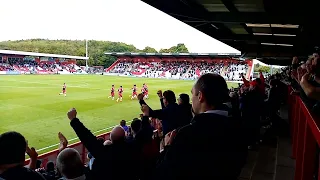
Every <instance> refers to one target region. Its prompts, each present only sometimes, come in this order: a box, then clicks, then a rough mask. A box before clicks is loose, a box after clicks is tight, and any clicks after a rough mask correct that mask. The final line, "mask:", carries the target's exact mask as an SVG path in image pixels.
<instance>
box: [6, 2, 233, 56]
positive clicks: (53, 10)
mask: <svg viewBox="0 0 320 180" xmlns="http://www.w3.org/2000/svg"><path fill="white" fill-rule="evenodd" d="M0 22H1V31H0V41H3V40H20V39H30V38H45V39H94V40H109V41H118V42H125V43H129V44H133V45H135V46H136V47H138V48H140V49H142V48H144V47H145V46H151V47H154V48H156V49H158V50H159V49H160V48H169V47H171V46H173V45H176V44H178V43H185V44H186V46H187V47H188V48H189V50H190V51H192V52H198V53H237V52H239V51H237V50H236V49H234V48H232V47H230V46H228V45H225V44H223V43H221V42H219V41H217V40H215V39H212V38H210V37H209V36H207V35H205V34H203V33H201V32H199V31H197V30H195V29H193V28H192V27H190V26H188V25H186V24H184V23H182V22H180V21H178V20H176V19H174V18H172V17H171V16H169V15H167V14H164V13H163V12H161V11H159V10H157V9H155V8H153V7H151V6H149V5H147V4H145V3H143V2H141V1H140V0H90V1H88V0H27V1H26V0H1V11H0Z"/></svg>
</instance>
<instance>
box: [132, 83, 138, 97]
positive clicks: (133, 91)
mask: <svg viewBox="0 0 320 180" xmlns="http://www.w3.org/2000/svg"><path fill="white" fill-rule="evenodd" d="M137 96H138V95H137V86H136V85H133V88H132V95H131V100H132V99H136V98H137Z"/></svg>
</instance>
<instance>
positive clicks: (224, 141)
mask: <svg viewBox="0 0 320 180" xmlns="http://www.w3.org/2000/svg"><path fill="white" fill-rule="evenodd" d="M227 97H228V87H227V84H226V82H225V80H224V79H223V78H222V77H221V76H220V75H216V74H205V75H203V76H201V77H200V78H199V79H198V81H197V82H196V84H195V85H194V87H193V88H192V108H193V111H194V113H195V114H196V115H195V117H194V118H193V120H192V122H191V124H190V125H187V126H185V127H183V128H181V129H180V130H178V132H177V134H176V135H175V137H174V136H173V135H171V137H170V140H169V141H168V140H166V142H171V141H172V143H170V144H169V143H167V144H166V146H165V151H164V153H165V156H164V158H163V160H162V161H161V162H160V163H159V164H158V166H157V168H156V172H155V174H154V179H159V180H160V179H161V180H164V179H165V180H171V179H172V180H173V179H184V180H186V179H190V180H191V179H192V180H194V179H223V180H236V179H237V177H238V175H239V173H240V172H241V168H242V166H243V164H244V161H245V159H246V151H247V148H246V146H245V145H244V144H243V143H242V138H241V137H240V136H241V132H240V131H239V128H238V127H236V126H235V125H234V123H233V122H234V121H232V120H231V118H229V117H228V112H227V111H225V110H220V109H221V108H220V107H221V106H222V105H223V103H224V102H225V99H227ZM173 138H174V139H173Z"/></svg>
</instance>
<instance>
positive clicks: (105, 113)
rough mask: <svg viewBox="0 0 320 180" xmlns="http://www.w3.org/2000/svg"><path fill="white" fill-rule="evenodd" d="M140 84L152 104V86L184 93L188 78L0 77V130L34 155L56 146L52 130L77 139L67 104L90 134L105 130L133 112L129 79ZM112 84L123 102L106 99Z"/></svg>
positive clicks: (136, 111)
mask: <svg viewBox="0 0 320 180" xmlns="http://www.w3.org/2000/svg"><path fill="white" fill-rule="evenodd" d="M63 83H66V85H67V96H66V97H64V96H62V95H59V93H60V92H61V89H62V85H63ZM143 83H146V84H147V85H148V88H149V97H150V99H149V100H147V103H148V104H149V105H150V106H151V107H152V108H153V109H158V108H160V103H159V98H158V96H157V95H156V92H157V91H158V90H160V89H161V90H168V89H170V90H173V91H174V92H175V93H176V96H178V95H179V94H180V93H188V94H189V95H190V91H191V87H192V85H193V83H194V81H187V80H164V79H146V78H129V77H115V76H101V75H14V76H9V75H8V76H7V75H3V76H0V84H1V85H0V104H1V105H0V106H1V108H0V133H3V132H6V131H17V132H20V133H21V134H23V135H24V136H25V138H26V139H27V140H28V143H29V145H30V146H32V147H35V148H36V149H37V150H38V151H39V152H38V153H39V154H43V153H45V152H47V151H50V150H54V149H57V147H58V146H57V145H56V144H57V143H58V142H59V141H58V138H57V134H58V132H62V133H63V134H64V135H65V136H66V137H67V139H68V140H71V141H69V144H71V143H75V142H77V141H79V140H78V139H77V138H76V137H77V136H76V134H75V133H74V131H73V129H72V128H71V126H70V124H69V122H70V121H69V120H68V118H67V116H66V113H67V111H68V110H69V109H70V108H72V107H75V108H76V109H77V111H78V117H79V119H80V120H81V122H83V123H84V124H85V126H86V127H87V128H88V129H90V130H91V132H94V134H95V135H98V134H102V133H104V132H108V131H110V130H111V129H112V127H113V126H115V125H118V124H119V122H120V120H122V119H124V120H126V121H127V122H128V121H131V120H132V119H133V118H135V117H139V114H140V113H141V111H140V108H139V107H140V106H139V103H138V101H137V100H131V99H130V97H129V96H130V95H131V92H132V91H131V88H132V86H133V85H134V84H136V85H137V87H138V90H139V91H138V92H140V88H141V87H142V84H143ZM112 84H114V85H115V88H116V91H117V89H118V88H119V86H120V85H122V86H123V88H124V95H123V102H119V103H117V102H116V101H115V100H112V99H108V96H109V95H110V88H111V85H112ZM228 86H229V87H232V86H233V87H236V86H237V84H236V83H228ZM116 97H117V93H116ZM128 124H130V123H128Z"/></svg>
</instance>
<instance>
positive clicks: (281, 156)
mask: <svg viewBox="0 0 320 180" xmlns="http://www.w3.org/2000/svg"><path fill="white" fill-rule="evenodd" d="M280 117H281V118H282V119H283V120H284V121H283V122H284V123H287V122H288V121H287V118H288V116H287V110H286V108H285V107H283V108H282V109H281V114H280ZM287 125H288V123H287ZM286 127H287V128H289V127H288V126H286ZM281 130H282V131H283V132H286V133H281V134H279V136H272V135H270V136H269V135H265V136H269V137H265V139H264V140H263V141H262V143H261V144H260V146H259V147H258V149H257V150H256V151H253V150H250V151H249V153H248V158H247V163H246V164H245V166H244V167H243V169H242V171H241V174H240V176H239V178H238V179H239V180H293V179H294V170H295V160H293V159H291V158H290V156H291V152H292V149H291V140H290V137H289V136H290V135H289V133H288V132H289V131H288V130H286V129H285V127H284V128H281Z"/></svg>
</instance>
